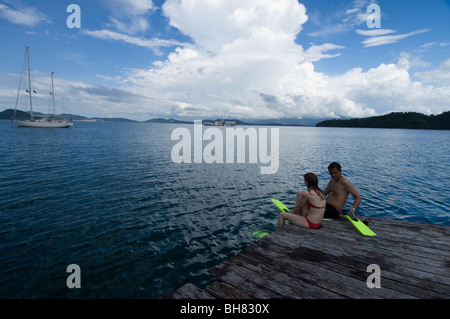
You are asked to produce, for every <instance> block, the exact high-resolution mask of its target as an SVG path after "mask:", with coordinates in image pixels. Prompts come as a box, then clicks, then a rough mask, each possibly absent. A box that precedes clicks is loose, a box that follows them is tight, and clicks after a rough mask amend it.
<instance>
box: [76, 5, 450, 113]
mask: <svg viewBox="0 0 450 319" xmlns="http://www.w3.org/2000/svg"><path fill="white" fill-rule="evenodd" d="M361 3H362V2H361ZM162 10H163V12H164V14H165V16H166V17H167V18H168V20H169V21H170V24H171V25H172V26H173V27H176V28H178V29H179V30H180V32H182V33H183V34H185V35H187V36H189V37H190V38H191V39H192V43H183V44H180V43H175V41H168V42H164V41H162V40H148V39H144V38H140V37H134V36H130V35H124V34H121V33H117V32H112V31H108V30H100V31H88V30H87V31H84V32H85V33H86V34H89V35H90V36H94V37H98V38H102V39H110V40H116V41H123V42H126V43H130V44H133V45H138V46H142V47H149V48H152V49H154V48H155V47H158V46H160V45H167V46H171V45H174V44H175V45H177V47H176V48H175V49H174V50H173V51H172V52H171V53H170V54H169V55H168V56H167V58H165V59H163V60H160V61H156V62H155V63H154V64H153V66H152V67H151V68H148V69H135V70H127V72H128V73H127V75H126V76H124V77H121V78H120V80H118V79H117V78H115V79H114V80H117V83H119V84H120V85H121V86H122V87H121V88H120V89H121V90H115V91H113V92H111V93H114V94H116V95H117V97H121V96H124V95H123V92H125V91H126V92H128V93H129V94H131V97H132V98H134V99H135V100H134V102H135V103H133V109H134V111H136V112H143V113H145V114H146V115H145V116H146V117H151V116H154V117H156V116H158V117H159V116H163V117H191V118H197V119H201V118H208V117H215V116H223V117H225V116H226V117H242V118H283V117H289V118H291V117H299V118H300V117H342V116H352V117H355V116H356V117H363V116H371V115H376V114H383V113H387V112H390V111H412V110H414V111H419V112H423V113H440V112H442V111H445V110H448V109H450V107H449V104H448V103H449V102H448V101H450V87H449V86H441V87H435V86H432V85H427V86H425V85H423V84H421V83H420V82H414V81H412V80H411V77H410V73H409V72H410V68H411V67H412V66H413V65H416V66H418V65H419V64H421V65H420V66H422V67H423V66H425V64H424V62H422V61H420V59H418V58H415V57H412V56H410V55H408V54H402V56H401V57H400V58H399V61H398V63H396V64H381V65H379V66H378V67H374V68H372V69H370V70H367V71H364V70H362V69H360V68H354V69H351V70H349V71H348V72H346V73H344V74H342V75H338V76H328V75H326V74H324V73H321V72H317V71H316V70H315V68H314V63H316V62H317V61H320V60H321V59H325V58H335V57H337V56H339V55H340V54H341V52H340V51H344V50H345V48H344V47H342V46H339V45H336V44H332V43H324V44H319V45H309V48H308V47H306V48H304V44H303V45H299V44H297V43H296V42H295V39H296V37H297V34H298V33H299V32H301V30H302V27H303V25H304V24H305V23H306V22H307V21H308V16H307V15H306V9H305V7H304V6H303V5H302V4H300V3H298V1H297V0H279V1H272V0H246V1H245V2H242V1H239V2H237V1H229V0H223V1H219V0H216V1H210V0H167V1H166V2H165V4H164V5H163V7H162ZM425 31H426V30H419V31H416V32H412V33H411V34H408V35H400V36H411V35H413V34H417V33H418V32H425ZM394 32H395V31H394V30H388V29H386V30H384V29H383V30H378V31H372V32H366V31H361V33H360V34H361V35H363V36H369V37H370V38H371V39H377V38H380V37H390V36H391V34H392V33H394ZM393 36H395V35H393ZM397 37H398V36H397ZM398 40H399V39H394V38H390V39H378V40H375V42H376V41H380V42H379V43H381V42H383V43H386V42H388V41H398ZM375 42H374V43H375ZM331 51H335V52H334V53H333V54H332V53H330V52H331ZM439 70H440V71H439V72H440V73H439V74H440V76H441V77H440V79H441V84H443V85H444V84H445V83H447V82H445V81H446V80H445V76H444V75H443V74H444V72H445V71H446V70H447V64H445V65H444V66H441V68H440V69H439ZM448 73H449V72H447V74H448ZM416 75H417V74H416ZM432 75H433V74H432V73H423V74H419V76H421V77H422V78H427V77H431V76H432ZM99 77H101V75H99ZM434 78H436V76H434ZM108 80H113V79H108ZM124 84H127V87H124V86H123V85H124ZM79 90H81V89H79ZM81 91H82V93H83V96H86V99H89V96H90V100H92V101H97V99H98V100H99V101H101V99H100V98H98V97H101V93H102V92H106V91H105V90H104V88H101V87H90V88H88V89H83V90H81ZM108 92H109V91H108ZM124 101H125V99H124V100H120V103H118V104H117V105H116V106H114V108H115V109H116V110H117V109H118V108H120V106H121V105H122V104H121V103H124ZM109 107H110V109H112V108H113V106H112V104H111V105H110V106H109ZM141 119H142V118H141Z"/></svg>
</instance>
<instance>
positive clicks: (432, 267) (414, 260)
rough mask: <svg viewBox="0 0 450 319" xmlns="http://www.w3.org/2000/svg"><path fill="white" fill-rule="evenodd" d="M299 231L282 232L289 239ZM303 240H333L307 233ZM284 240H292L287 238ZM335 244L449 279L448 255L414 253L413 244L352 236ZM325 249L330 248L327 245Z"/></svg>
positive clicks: (326, 236)
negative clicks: (399, 244) (397, 261)
mask: <svg viewBox="0 0 450 319" xmlns="http://www.w3.org/2000/svg"><path fill="white" fill-rule="evenodd" d="M300 233H301V229H291V228H287V229H286V232H284V235H285V236H288V237H290V236H291V235H290V234H292V235H294V236H297V237H298V236H301V235H300ZM304 237H305V240H308V242H310V243H311V242H314V241H317V240H321V241H324V240H329V241H330V240H333V238H335V237H333V236H331V235H329V234H327V233H326V232H321V233H320V232H316V233H308V235H307V236H306V235H305V236H304ZM286 240H292V239H290V238H287V239H286ZM335 241H336V242H341V243H342V244H339V245H337V244H334V245H333V247H335V248H336V249H340V250H345V251H346V252H347V253H350V252H349V251H355V252H357V251H361V252H362V253H363V254H362V255H361V257H363V256H364V254H366V253H371V254H374V255H379V256H382V258H386V259H393V260H399V261H401V263H402V265H403V266H405V267H409V268H413V269H420V270H423V269H426V271H427V272H430V273H432V274H437V275H441V276H445V277H447V278H439V281H444V282H448V280H449V279H450V278H449V277H448V276H449V275H450V271H449V268H448V265H449V264H450V258H449V257H448V255H445V256H444V255H437V254H435V253H434V251H421V252H420V253H414V252H416V251H417V249H416V248H417V247H416V246H415V244H411V245H407V244H403V245H402V247H401V248H400V247H398V246H397V245H396V244H395V243H392V242H390V241H386V240H384V239H383V237H373V238H364V239H361V238H355V237H354V236H346V238H345V242H344V241H343V238H335ZM327 247H330V245H329V244H328V245H327ZM449 283H450V282H449Z"/></svg>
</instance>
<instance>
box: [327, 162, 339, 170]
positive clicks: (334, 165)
mask: <svg viewBox="0 0 450 319" xmlns="http://www.w3.org/2000/svg"><path fill="white" fill-rule="evenodd" d="M333 168H337V170H338V171H342V168H341V164H339V163H336V162H333V163H331V164H330V165H328V170H329V171H331V170H332V169H333Z"/></svg>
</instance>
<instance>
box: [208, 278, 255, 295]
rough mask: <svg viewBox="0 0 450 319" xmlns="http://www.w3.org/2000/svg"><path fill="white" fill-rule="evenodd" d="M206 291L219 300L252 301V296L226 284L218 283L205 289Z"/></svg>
mask: <svg viewBox="0 0 450 319" xmlns="http://www.w3.org/2000/svg"><path fill="white" fill-rule="evenodd" d="M205 291H206V292H208V293H209V294H211V295H213V296H214V297H216V298H217V299H251V298H252V296H250V295H249V294H247V293H245V292H243V291H241V290H240V289H239V288H236V287H233V286H231V285H229V284H228V283H226V282H223V281H216V282H214V283H212V284H211V285H209V286H208V287H206V288H205Z"/></svg>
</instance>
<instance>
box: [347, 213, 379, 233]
mask: <svg viewBox="0 0 450 319" xmlns="http://www.w3.org/2000/svg"><path fill="white" fill-rule="evenodd" d="M342 215H343V216H344V217H345V218H347V219H348V220H349V221H350V222H351V223H352V224H353V226H355V227H356V229H357V230H359V232H360V233H361V234H363V235H364V236H369V237H372V236H376V235H377V234H375V233H374V232H373V231H372V230H371V229H370V228H369V227H367V225H366V224H364V223H363V222H362V221H360V220H359V219H358V218H356V216H355V215H353V217H354V218H351V217H350V215H347V214H345V215H344V214H342Z"/></svg>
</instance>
